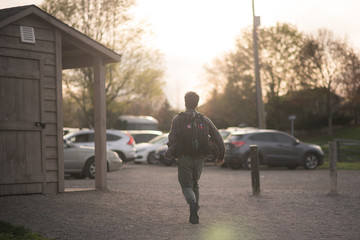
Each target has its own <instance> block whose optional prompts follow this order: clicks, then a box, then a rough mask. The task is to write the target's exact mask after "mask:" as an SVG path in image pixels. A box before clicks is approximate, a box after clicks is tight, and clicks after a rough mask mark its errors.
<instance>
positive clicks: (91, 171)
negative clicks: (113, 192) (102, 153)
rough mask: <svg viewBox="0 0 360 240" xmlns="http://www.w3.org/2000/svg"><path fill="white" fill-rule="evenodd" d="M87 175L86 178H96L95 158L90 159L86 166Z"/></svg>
mask: <svg viewBox="0 0 360 240" xmlns="http://www.w3.org/2000/svg"><path fill="white" fill-rule="evenodd" d="M85 173H86V176H87V177H89V178H90V179H94V178H95V159H94V158H90V159H89V160H88V161H87V163H86V166H85Z"/></svg>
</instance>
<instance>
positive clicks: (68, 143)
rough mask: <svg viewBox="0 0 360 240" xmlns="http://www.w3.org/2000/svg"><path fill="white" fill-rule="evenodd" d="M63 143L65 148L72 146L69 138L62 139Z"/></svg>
mask: <svg viewBox="0 0 360 240" xmlns="http://www.w3.org/2000/svg"><path fill="white" fill-rule="evenodd" d="M64 145H65V146H66V147H67V148H70V147H73V146H74V145H73V144H72V143H71V142H70V141H69V140H64Z"/></svg>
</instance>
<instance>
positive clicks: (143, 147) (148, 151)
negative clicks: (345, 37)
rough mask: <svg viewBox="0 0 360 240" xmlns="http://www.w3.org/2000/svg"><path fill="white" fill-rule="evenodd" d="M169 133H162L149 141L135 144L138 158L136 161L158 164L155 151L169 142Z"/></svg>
mask: <svg viewBox="0 0 360 240" xmlns="http://www.w3.org/2000/svg"><path fill="white" fill-rule="evenodd" d="M168 135H169V134H168V133H165V134H162V135H160V136H158V137H155V138H153V139H151V140H150V141H149V142H147V143H139V144H136V145H135V148H136V155H137V157H136V159H135V160H134V162H135V163H143V162H146V161H147V162H148V163H149V164H156V163H158V160H157V159H156V158H155V151H156V149H158V148H159V147H161V146H164V145H166V144H167V142H168Z"/></svg>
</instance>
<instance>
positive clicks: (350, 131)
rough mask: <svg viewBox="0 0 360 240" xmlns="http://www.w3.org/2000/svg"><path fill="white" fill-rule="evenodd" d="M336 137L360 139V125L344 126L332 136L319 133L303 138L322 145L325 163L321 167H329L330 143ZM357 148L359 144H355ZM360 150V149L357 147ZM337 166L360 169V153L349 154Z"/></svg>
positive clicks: (345, 168)
mask: <svg viewBox="0 0 360 240" xmlns="http://www.w3.org/2000/svg"><path fill="white" fill-rule="evenodd" d="M335 139H350V140H358V141H360V126H357V127H349V128H344V129H341V130H338V131H335V132H334V134H333V135H332V136H327V135H326V134H324V135H317V136H311V137H307V138H306V137H305V138H303V139H302V140H303V141H304V142H308V143H313V144H317V145H320V146H321V147H322V149H323V151H324V153H325V156H324V164H323V165H322V166H320V167H319V169H328V168H329V146H328V143H329V142H331V141H334V140H335ZM355 148H357V146H355ZM356 150H357V151H358V149H356ZM337 168H338V169H343V170H360V156H359V154H356V153H355V154H349V155H347V156H346V157H345V160H343V161H339V162H337Z"/></svg>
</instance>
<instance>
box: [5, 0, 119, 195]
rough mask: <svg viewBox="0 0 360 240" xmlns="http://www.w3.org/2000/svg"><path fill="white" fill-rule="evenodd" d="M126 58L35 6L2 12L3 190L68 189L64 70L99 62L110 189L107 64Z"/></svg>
mask: <svg viewBox="0 0 360 240" xmlns="http://www.w3.org/2000/svg"><path fill="white" fill-rule="evenodd" d="M120 58H121V56H120V55H118V54H117V53H115V52H113V51H112V50H110V49H108V48H106V47H105V46H103V45H101V44H100V43H98V42H96V41H94V40H92V39H90V38H89V37H87V36H86V35H84V34H82V33H80V32H79V31H77V30H75V29H74V28H72V27H69V26H68V25H66V24H64V23H63V22H61V21H59V20H57V19H56V18H54V17H53V16H51V15H49V14H48V13H46V12H44V11H42V10H41V9H40V8H38V7H36V6H35V5H28V6H21V7H15V8H7V9H2V10H0V195H9V194H32V193H43V194H49V193H58V192H63V191H64V160H63V120H62V69H72V68H81V67H93V68H94V102H95V109H94V112H95V123H94V124H95V137H96V139H95V164H96V177H95V185H96V188H97V189H106V187H107V182H106V112H105V107H106V105H105V104H106V103H105V64H107V63H113V62H119V61H120Z"/></svg>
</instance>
